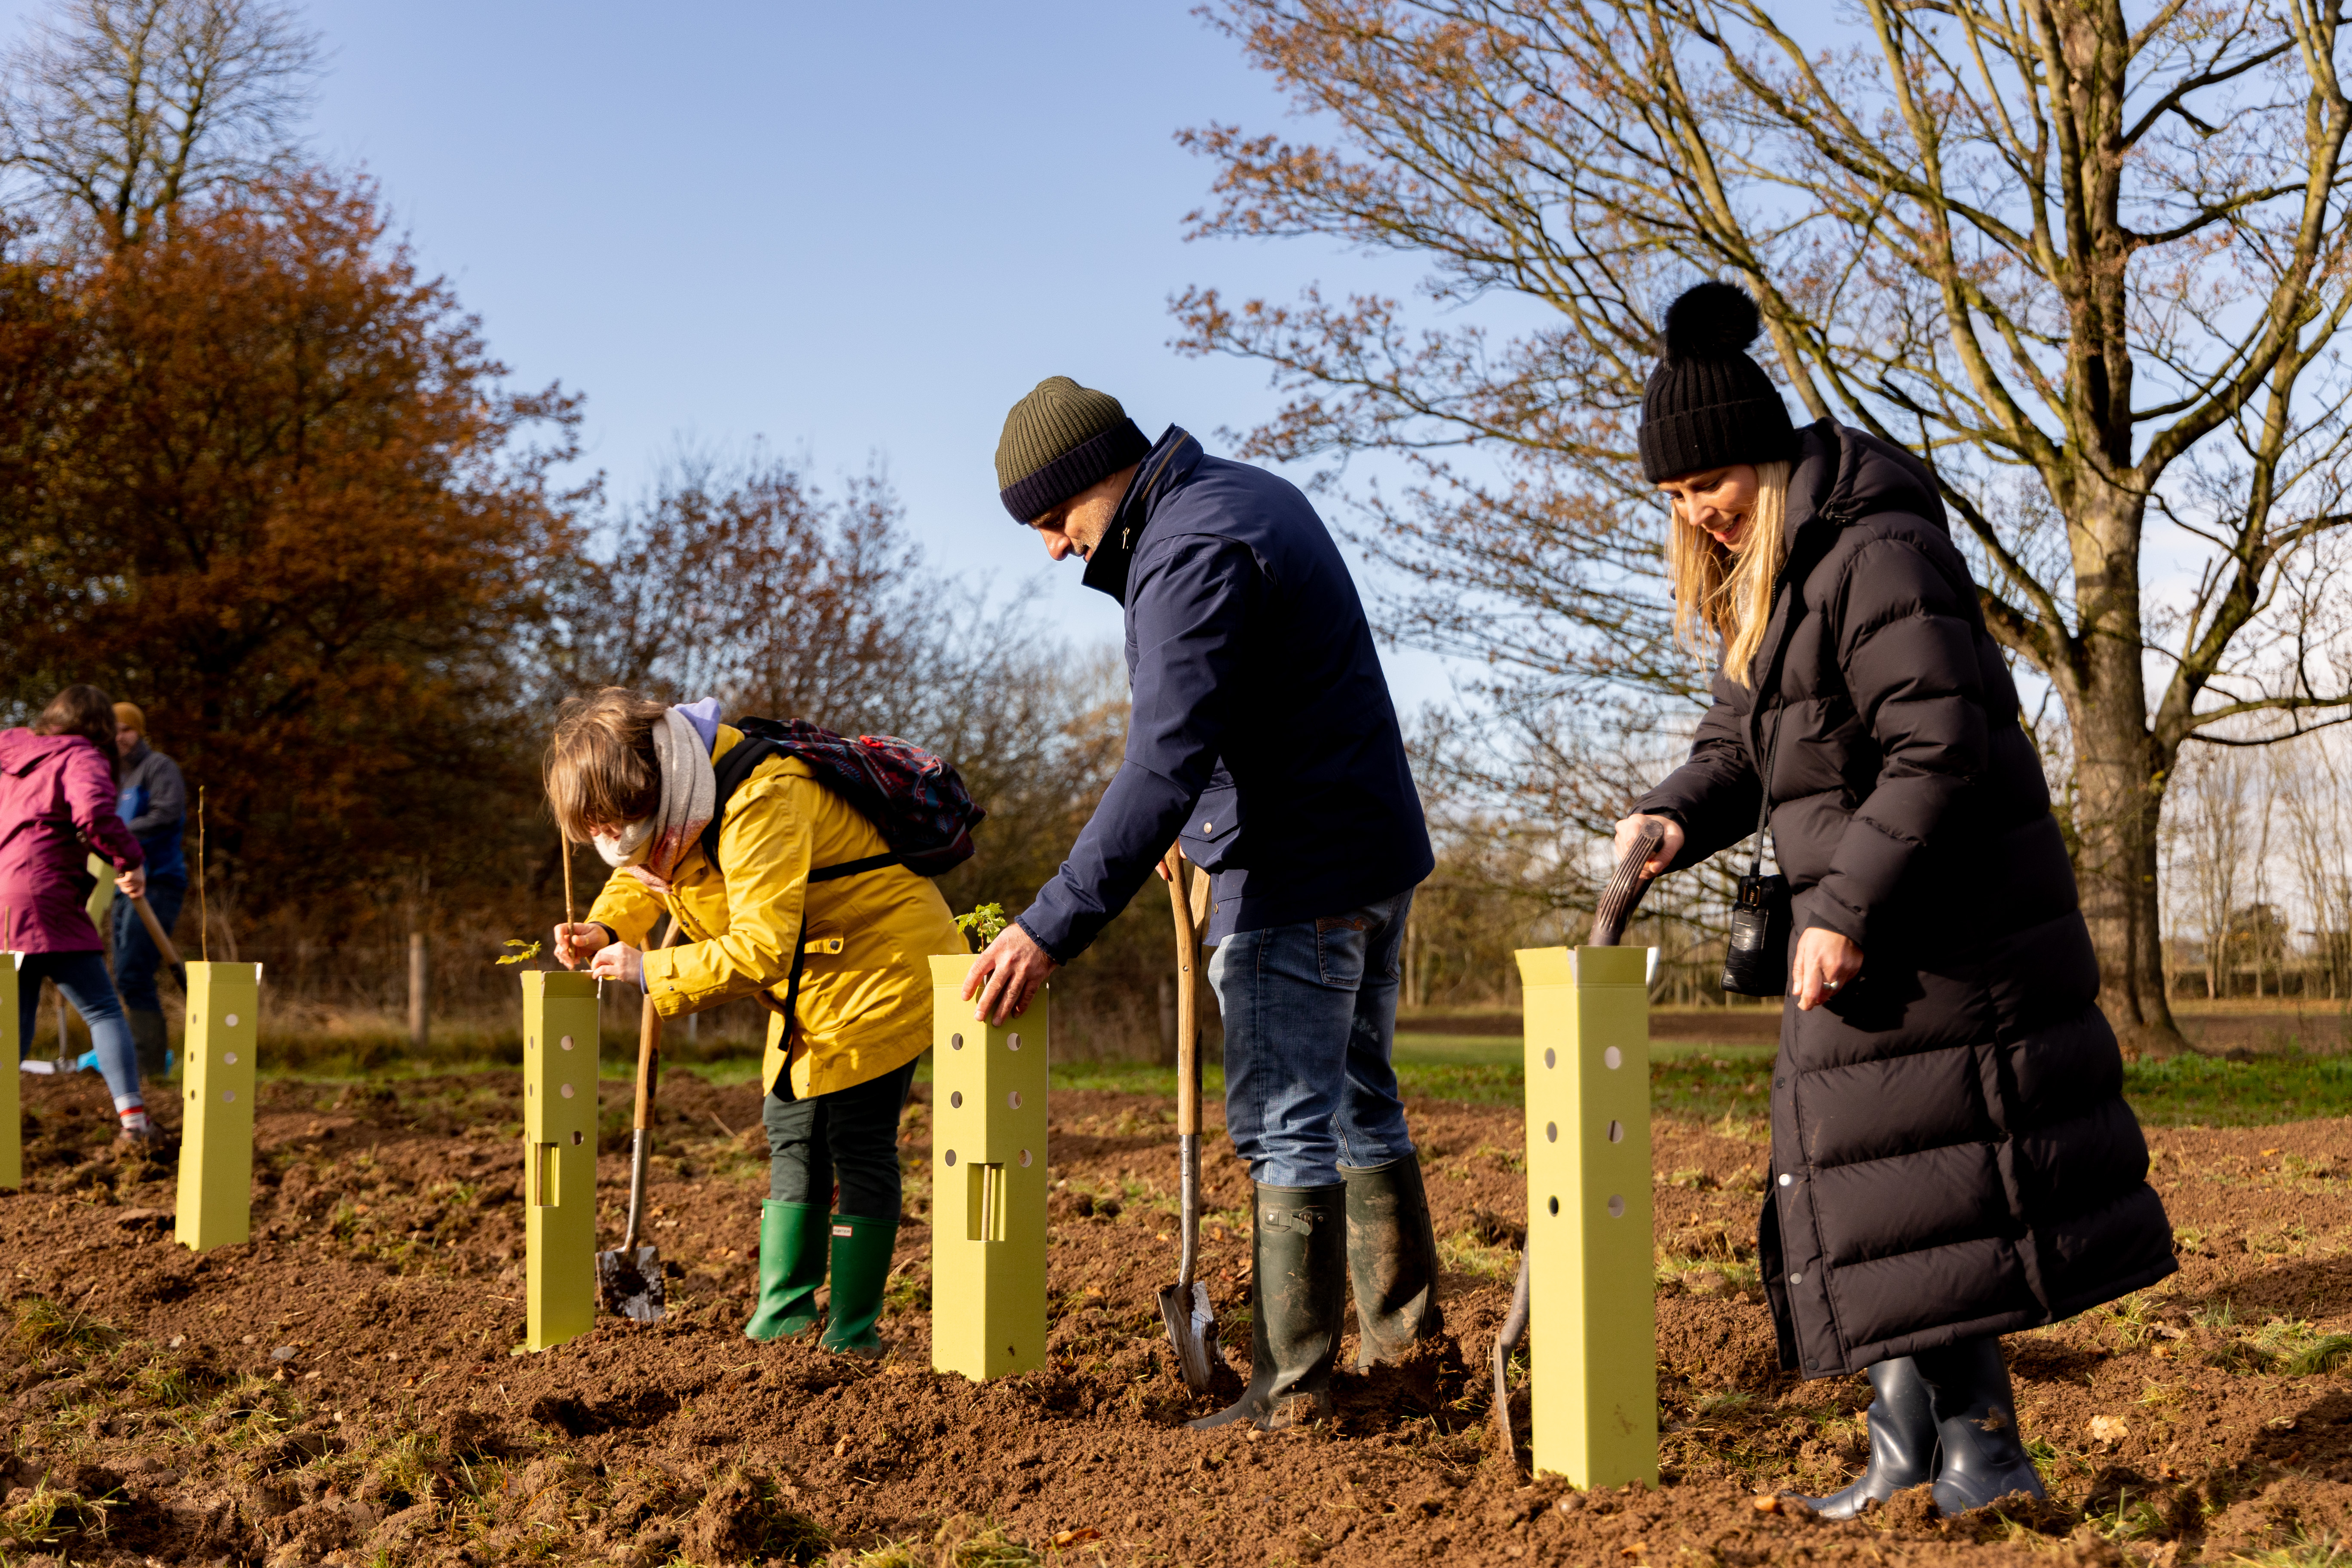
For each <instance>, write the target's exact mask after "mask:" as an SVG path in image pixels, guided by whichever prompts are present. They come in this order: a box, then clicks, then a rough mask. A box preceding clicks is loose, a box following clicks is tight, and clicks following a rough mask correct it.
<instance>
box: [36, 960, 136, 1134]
mask: <svg viewBox="0 0 2352 1568" xmlns="http://www.w3.org/2000/svg"><path fill="white" fill-rule="evenodd" d="M132 918H133V919H136V918H137V917H136V916H133V917H132ZM44 980H47V981H48V982H50V983H51V984H54V985H56V986H57V988H58V990H60V991H62V992H64V993H65V994H66V1000H67V1001H68V1002H70V1003H72V1004H73V1006H74V1011H75V1012H77V1013H79V1014H80V1015H81V1021H82V1022H83V1023H85V1024H87V1025H89V1037H90V1043H91V1044H92V1045H93V1046H94V1047H97V1050H98V1070H99V1071H100V1072H101V1073H103V1074H105V1075H106V1087H107V1088H108V1089H111V1090H112V1091H113V1093H114V1108H115V1109H116V1110H128V1109H129V1108H130V1107H131V1106H134V1105H139V1104H142V1103H143V1101H142V1100H141V1099H140V1096H139V1056H138V1053H137V1052H136V1051H135V1050H134V1049H132V1047H131V1026H130V1025H129V1024H127V1023H125V1022H124V1021H123V1017H122V1004H121V1003H120V1002H117V1001H116V1000H115V999H114V983H113V982H112V981H110V980H109V979H107V977H106V955H105V954H104V953H102V952H28V953H26V954H25V962H24V963H23V964H22V966H21V967H19V968H18V969H17V971H16V1059H17V1060H18V1061H22V1060H24V1059H25V1046H26V1042H28V1041H29V1040H31V1039H32V1037H33V1024H34V1021H35V1020H36V1019H37V1017H38V1016H40V1011H41V982H42V981H44Z"/></svg>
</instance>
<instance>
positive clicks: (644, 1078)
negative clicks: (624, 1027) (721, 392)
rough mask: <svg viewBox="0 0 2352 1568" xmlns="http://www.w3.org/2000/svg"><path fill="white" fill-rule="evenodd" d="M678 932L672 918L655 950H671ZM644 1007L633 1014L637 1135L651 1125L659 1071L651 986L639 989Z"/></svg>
mask: <svg viewBox="0 0 2352 1568" xmlns="http://www.w3.org/2000/svg"><path fill="white" fill-rule="evenodd" d="M680 930H681V926H680V922H679V921H677V919H676V917H672V919H671V921H670V922H669V931H668V932H667V934H666V935H665V936H664V937H663V938H662V940H661V941H660V942H658V943H656V946H659V947H675V946H676V945H677V939H678V935H679V932H680ZM642 988H643V990H644V991H645V994H646V1000H645V1005H644V1006H643V1007H642V1008H641V1009H640V1010H639V1012H638V1014H637V1107H636V1116H635V1121H634V1122H633V1125H634V1126H635V1128H636V1130H637V1131H640V1132H642V1131H645V1130H646V1128H648V1127H651V1126H652V1125H653V1124H654V1077H655V1075H656V1073H657V1072H658V1071H659V1070H660V1065H659V1064H660V1061H661V1037H662V1023H661V1015H660V1014H659V1013H658V1012H656V1011H655V1009H654V993H653V987H652V986H650V985H646V986H644V987H642Z"/></svg>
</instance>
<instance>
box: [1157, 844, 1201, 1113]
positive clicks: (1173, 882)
mask: <svg viewBox="0 0 2352 1568" xmlns="http://www.w3.org/2000/svg"><path fill="white" fill-rule="evenodd" d="M1165 864H1166V866H1167V868H1168V902H1169V905H1170V908H1171V912H1172V913H1173V914H1174V915H1175V917H1176V1133H1177V1136H1179V1137H1181V1138H1191V1137H1194V1136H1197V1135H1198V1134H1199V1132H1200V1131H1201V1014H1200V991H1199V984H1200V975H1199V973H1198V971H1199V968H1200V963H1201V942H1200V937H1199V934H1198V933H1197V932H1196V931H1194V930H1193V929H1192V890H1191V889H1190V888H1188V887H1187V886H1186V885H1185V880H1184V879H1185V876H1186V874H1187V873H1186V868H1185V865H1184V857H1183V856H1182V854H1181V853H1180V852H1179V851H1178V850H1177V849H1176V848H1175V847H1173V846H1172V845H1171V847H1169V850H1168V857H1167V859H1166V861H1165Z"/></svg>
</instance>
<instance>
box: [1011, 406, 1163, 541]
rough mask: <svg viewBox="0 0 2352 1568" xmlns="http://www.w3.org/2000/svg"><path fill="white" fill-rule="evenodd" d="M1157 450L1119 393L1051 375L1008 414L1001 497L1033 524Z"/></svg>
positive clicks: (1015, 518)
mask: <svg viewBox="0 0 2352 1568" xmlns="http://www.w3.org/2000/svg"><path fill="white" fill-rule="evenodd" d="M1150 450H1151V443H1150V441H1148V440H1146V439H1144V436H1143V432H1142V431H1141V430H1139V429H1138V428H1137V427H1136V423H1135V421H1134V420H1132V419H1129V417H1128V416H1127V410H1126V409H1124V408H1121V407H1120V406H1119V405H1118V398H1116V397H1113V396H1112V395H1110V394H1109V393H1108V392H1096V391H1094V390H1093V389H1091V388H1089V387H1084V386H1080V385H1079V384H1077V383H1076V382H1075V381H1072V380H1071V379H1070V378H1069V377H1068V376H1066V375H1049V376H1047V377H1046V378H1045V380H1043V381H1041V382H1039V383H1038V384H1036V385H1035V386H1034V387H1032V388H1031V389H1030V392H1029V395H1028V396H1026V397H1024V398H1023V399H1022V400H1021V401H1020V402H1018V403H1016V404H1014V405H1013V412H1011V413H1010V414H1007V415H1006V416H1004V434H1003V436H1001V437H998V438H997V442H996V485H997V490H996V493H997V497H998V499H999V500H1003V502H1004V510H1007V511H1009V512H1011V513H1012V514H1013V521H1015V522H1034V521H1037V519H1039V518H1041V517H1043V516H1045V514H1046V513H1047V512H1049V511H1051V510H1054V509H1055V507H1057V506H1059V505H1061V504H1062V503H1063V502H1064V501H1066V500H1069V499H1070V498H1071V497H1072V496H1074V495H1076V494H1077V493H1078V492H1079V491H1081V490H1083V489H1087V488H1088V487H1089V486H1092V485H1097V484H1100V483H1101V482H1102V481H1103V480H1105V479H1108V478H1110V477H1111V476H1112V475H1113V474H1115V473H1117V472H1118V471H1119V470H1120V469H1121V468H1126V467H1127V466H1128V465H1129V464H1130V463H1139V462H1141V461H1143V455H1144V454H1145V453H1146V452H1149V451H1150Z"/></svg>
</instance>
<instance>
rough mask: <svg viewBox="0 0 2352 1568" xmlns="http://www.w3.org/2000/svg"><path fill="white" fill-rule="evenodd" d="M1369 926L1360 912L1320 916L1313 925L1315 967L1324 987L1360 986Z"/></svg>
mask: <svg viewBox="0 0 2352 1568" xmlns="http://www.w3.org/2000/svg"><path fill="white" fill-rule="evenodd" d="M1371 926H1372V922H1371V921H1370V920H1368V919H1367V918H1365V916H1364V915H1363V914H1362V913H1361V912H1358V913H1356V914H1351V915H1324V916H1322V917H1320V918H1319V919H1318V920H1317V921H1316V922H1315V967H1316V972H1317V973H1319V974H1321V975H1322V977H1323V984H1326V985H1347V986H1360V985H1362V984H1363V983H1364V954H1365V952H1366V950H1367V949H1369V948H1370V945H1371Z"/></svg>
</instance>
